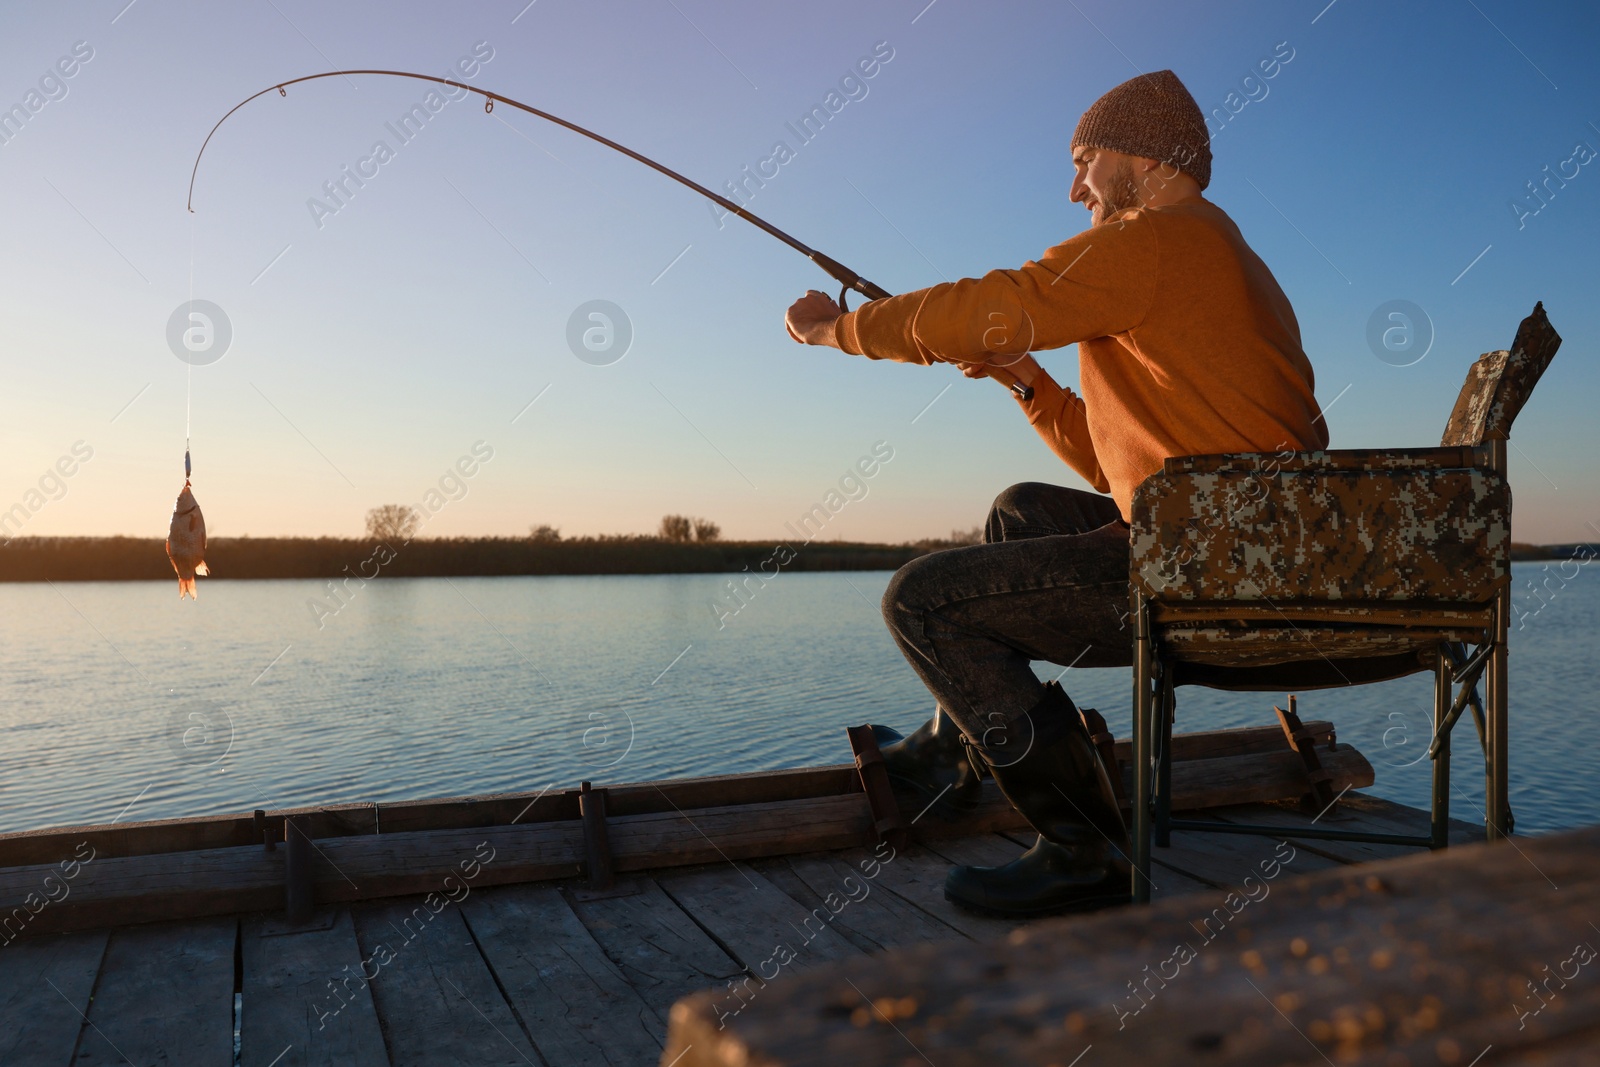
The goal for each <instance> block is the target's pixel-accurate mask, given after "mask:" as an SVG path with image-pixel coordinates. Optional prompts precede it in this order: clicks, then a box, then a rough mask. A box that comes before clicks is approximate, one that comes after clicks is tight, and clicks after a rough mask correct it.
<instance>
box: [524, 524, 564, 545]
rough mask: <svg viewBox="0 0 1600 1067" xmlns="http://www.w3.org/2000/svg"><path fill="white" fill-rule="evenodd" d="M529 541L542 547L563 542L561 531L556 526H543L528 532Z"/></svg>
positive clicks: (535, 527)
mask: <svg viewBox="0 0 1600 1067" xmlns="http://www.w3.org/2000/svg"><path fill="white" fill-rule="evenodd" d="M528 540H530V541H532V542H534V543H535V544H540V545H548V544H554V543H555V542H557V541H559V540H561V531H560V530H558V529H556V528H555V527H554V526H545V525H543V524H541V525H538V526H534V527H532V528H530V529H529V530H528Z"/></svg>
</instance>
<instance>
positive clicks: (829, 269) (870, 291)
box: [186, 70, 1033, 400]
mask: <svg viewBox="0 0 1600 1067" xmlns="http://www.w3.org/2000/svg"><path fill="white" fill-rule="evenodd" d="M355 74H372V75H378V76H382V77H388V78H411V79H413V80H415V81H425V82H434V83H435V84H438V85H448V86H451V87H453V88H456V89H464V90H466V91H467V92H469V93H477V94H478V95H479V96H481V97H483V100H484V104H483V110H484V111H485V112H486V113H487V112H493V111H494V105H495V104H496V103H501V104H506V105H509V106H511V107H514V108H516V109H517V110H518V111H526V112H527V113H528V114H530V115H533V116H534V117H536V118H541V119H544V120H545V121H546V122H553V123H555V124H556V125H557V126H561V127H563V128H565V129H568V130H571V131H572V132H573V133H577V134H581V135H583V136H584V137H587V138H589V139H590V140H591V141H595V142H598V143H599V144H603V145H605V146H606V147H607V148H610V149H614V150H615V151H618V152H621V153H622V154H623V155H625V156H627V157H628V158H629V159H633V160H636V161H637V162H640V163H643V164H644V165H645V166H647V167H649V168H650V169H651V170H654V171H657V172H658V173H661V174H665V175H666V176H667V177H669V178H671V179H672V180H673V181H675V182H677V183H679V184H680V185H684V186H687V187H688V188H690V189H693V190H694V191H695V192H697V193H699V194H700V195H701V196H703V197H705V198H706V199H708V200H710V201H711V202H712V203H714V204H716V205H717V206H718V207H720V208H722V209H723V210H724V211H727V212H729V213H731V214H734V215H737V216H738V217H739V218H741V219H744V220H745V221H746V222H748V223H750V224H751V225H753V226H756V227H758V228H760V229H763V230H765V231H766V232H767V233H769V234H771V235H772V236H773V237H776V238H777V239H778V240H780V241H782V242H783V243H784V244H786V245H788V246H789V247H790V248H793V249H794V250H795V251H796V252H799V253H800V254H801V255H803V256H805V257H806V258H807V259H809V260H811V262H813V263H815V264H816V265H817V266H818V267H821V268H822V270H823V271H825V272H826V273H827V274H828V275H829V276H830V277H831V278H833V280H834V281H836V282H838V283H839V284H840V285H841V287H842V288H840V290H839V307H840V310H842V311H848V310H849V308H848V306H846V304H845V294H846V293H848V292H849V291H850V290H851V289H854V290H855V291H856V292H858V293H860V294H861V295H862V296H864V297H866V298H867V299H868V300H881V299H883V298H884V297H887V296H889V295H891V294H890V293H889V291H888V290H887V289H885V288H883V287H882V286H881V285H877V284H876V283H874V282H870V281H868V280H867V279H865V278H863V277H861V275H859V274H857V273H856V272H855V271H853V270H851V269H850V268H849V267H846V266H845V265H844V264H843V263H840V262H839V261H838V260H836V259H834V258H832V257H831V256H827V255H824V254H823V253H821V252H818V251H817V250H816V249H814V248H811V247H810V246H808V245H806V244H804V243H803V242H801V241H799V240H796V239H795V238H794V237H791V236H790V235H789V234H787V233H784V232H783V231H782V230H780V229H778V227H776V226H774V225H772V223H770V222H768V221H767V220H766V219H763V218H762V217H760V216H759V215H756V214H754V213H752V212H749V211H746V210H745V209H744V208H742V207H740V206H739V205H738V204H736V203H734V202H733V201H732V200H729V199H728V198H727V197H724V196H719V195H717V194H716V193H714V192H712V191H711V190H710V189H707V188H706V187H705V186H703V185H701V184H700V183H699V182H696V181H693V180H692V179H689V178H686V177H684V176H683V175H682V174H679V173H678V172H677V171H675V170H673V169H672V168H670V167H666V166H663V165H661V164H660V163H657V162H656V161H655V160H653V159H651V158H649V157H648V156H645V155H641V154H640V153H638V152H635V151H634V150H633V149H631V148H629V147H627V146H626V145H621V144H618V143H617V142H616V141H613V140H611V139H610V138H609V137H602V136H601V135H600V134H598V133H595V132H594V131H593V130H586V129H584V128H583V127H582V126H579V125H578V124H577V123H575V122H568V121H567V120H566V119H564V118H561V117H559V116H557V115H552V114H550V112H548V111H540V110H539V109H538V108H536V107H530V106H528V105H527V104H524V103H521V102H520V101H517V100H513V99H511V98H510V97H508V96H503V95H501V94H500V93H495V92H490V91H489V90H487V89H479V88H476V87H474V86H471V85H466V84H463V83H462V82H458V81H454V80H453V79H450V78H440V77H437V76H435V75H432V74H415V73H412V72H411V71H405V70H332V71H327V72H325V73H322V74H307V75H305V76H304V77H300V78H290V79H289V80H288V81H284V82H278V83H277V84H275V85H271V86H268V87H267V88H265V89H263V90H261V91H260V92H259V93H252V94H251V95H250V96H247V97H245V98H244V99H243V100H241V101H239V102H238V103H237V104H235V105H233V107H231V108H229V109H228V111H227V113H226V114H224V115H223V116H222V117H221V118H220V119H218V120H217V124H216V125H215V126H213V127H211V132H210V133H208V134H206V139H205V141H204V142H202V143H201V145H200V151H199V152H198V153H197V154H196V155H195V157H194V168H193V169H192V170H191V171H190V172H189V199H188V201H187V204H186V206H187V207H188V209H189V212H190V214H193V213H194V184H195V179H196V177H197V176H198V175H199V173H200V159H201V157H202V156H204V155H205V154H206V147H207V146H208V145H210V144H211V138H212V137H214V136H216V133H217V130H219V129H220V128H221V127H222V124H223V123H224V122H227V121H228V119H229V117H231V116H232V115H233V113H234V112H235V111H238V110H239V109H240V108H242V107H244V106H245V105H246V104H248V103H249V102H250V101H252V100H254V99H256V97H259V96H265V95H266V94H267V93H270V92H272V91H273V90H274V89H276V90H277V92H278V95H279V96H288V93H287V92H286V91H285V90H286V89H287V87H288V86H291V85H298V84H300V83H301V82H309V81H317V80H318V79H320V78H345V77H349V76H351V75H355ZM994 369H1000V368H994ZM1000 370H1001V373H1002V374H1004V377H1006V378H1010V377H1011V376H1010V374H1009V373H1007V372H1004V371H1003V369H1000ZM991 373H992V372H991ZM1002 380H1004V379H1002ZM1006 384H1007V385H1009V386H1010V388H1011V390H1012V392H1014V393H1016V394H1017V396H1019V397H1021V398H1022V399H1023V400H1029V399H1032V397H1033V390H1032V388H1030V387H1028V386H1025V385H1023V384H1022V383H1021V382H1020V381H1019V380H1017V379H1015V378H1012V379H1011V380H1010V381H1009V382H1007V383H1006Z"/></svg>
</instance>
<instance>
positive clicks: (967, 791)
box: [872, 708, 983, 819]
mask: <svg viewBox="0 0 1600 1067" xmlns="http://www.w3.org/2000/svg"><path fill="white" fill-rule="evenodd" d="M872 735H873V736H874V737H875V738H877V740H878V750H879V751H880V752H882V753H883V762H884V766H885V768H886V769H887V770H888V772H889V783H890V784H891V785H893V786H894V787H895V791H896V792H898V793H901V794H903V795H905V797H906V799H907V800H909V801H910V802H911V803H912V804H913V805H915V810H914V811H913V812H912V817H913V818H915V817H916V816H917V815H918V814H920V813H921V812H922V811H923V809H925V808H927V807H928V805H929V804H932V805H933V807H932V808H931V809H929V811H930V813H931V814H933V815H935V816H937V817H939V818H941V819H955V818H959V817H960V816H961V815H964V814H966V813H967V812H969V811H971V810H972V809H973V808H974V807H976V806H977V803H978V798H979V797H980V796H981V795H982V793H983V779H982V778H981V777H979V775H978V772H977V770H976V769H975V768H974V767H973V766H972V761H971V760H970V759H969V758H968V756H967V750H966V745H965V744H964V743H963V742H962V738H961V729H960V727H958V726H956V724H955V720H954V719H952V718H950V716H948V715H946V714H945V712H944V709H943V708H940V709H939V710H938V711H936V712H935V713H934V716H933V718H931V719H929V720H928V721H927V722H925V723H923V724H922V725H921V726H919V727H918V728H917V729H916V730H914V731H913V732H912V733H911V736H909V737H902V736H900V733H899V731H897V730H892V729H890V728H889V727H887V726H874V727H873V728H872Z"/></svg>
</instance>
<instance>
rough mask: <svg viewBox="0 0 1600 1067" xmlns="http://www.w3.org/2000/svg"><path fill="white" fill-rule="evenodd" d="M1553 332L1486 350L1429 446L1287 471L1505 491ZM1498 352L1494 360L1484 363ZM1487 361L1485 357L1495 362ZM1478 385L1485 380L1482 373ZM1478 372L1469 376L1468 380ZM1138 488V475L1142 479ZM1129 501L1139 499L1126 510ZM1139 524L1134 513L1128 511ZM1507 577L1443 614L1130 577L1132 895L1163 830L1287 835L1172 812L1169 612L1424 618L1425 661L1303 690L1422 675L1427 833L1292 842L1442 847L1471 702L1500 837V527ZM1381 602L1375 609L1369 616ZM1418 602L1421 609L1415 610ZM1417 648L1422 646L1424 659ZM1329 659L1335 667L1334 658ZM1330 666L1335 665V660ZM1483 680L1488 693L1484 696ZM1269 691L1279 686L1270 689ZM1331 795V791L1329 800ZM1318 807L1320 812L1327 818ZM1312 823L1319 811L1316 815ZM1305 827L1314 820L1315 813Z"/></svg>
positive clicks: (1504, 687) (1187, 464)
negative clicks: (1522, 414) (1429, 709)
mask: <svg viewBox="0 0 1600 1067" xmlns="http://www.w3.org/2000/svg"><path fill="white" fill-rule="evenodd" d="M1560 343H1561V338H1560V337H1559V335H1557V334H1556V333H1555V331H1554V330H1553V329H1551V328H1550V325H1549V322H1548V320H1547V319H1546V318H1545V316H1544V310H1543V306H1542V305H1537V306H1536V307H1535V308H1534V312H1533V314H1532V315H1530V316H1529V317H1528V319H1526V320H1524V322H1523V323H1522V325H1521V327H1520V328H1519V330H1518V333H1517V338H1516V342H1515V343H1514V346H1513V348H1512V349H1511V350H1509V351H1506V352H1492V353H1488V354H1486V355H1485V356H1483V357H1482V358H1480V360H1479V361H1478V362H1477V363H1476V364H1474V366H1473V368H1472V371H1471V372H1469V375H1468V378H1467V383H1466V385H1465V386H1464V387H1463V389H1462V392H1461V395H1460V397H1459V398H1458V400H1457V402H1456V407H1455V409H1454V411H1453V412H1452V414H1451V418H1450V422H1449V425H1448V426H1447V428H1446V431H1445V442H1446V446H1442V447H1440V448H1433V449H1397V450H1383V451H1381V452H1372V451H1342V452H1341V451H1322V452H1300V453H1289V454H1287V456H1285V454H1279V455H1278V456H1277V457H1276V458H1277V459H1279V460H1282V459H1285V458H1287V460H1288V463H1289V466H1290V468H1291V469H1292V470H1295V471H1299V472H1305V473H1326V472H1333V471H1362V472H1384V471H1389V472H1395V473H1396V474H1401V473H1404V472H1406V471H1418V470H1421V471H1435V472H1438V471H1447V470H1466V471H1477V472H1480V473H1481V474H1482V475H1483V477H1484V478H1485V479H1487V480H1490V481H1492V482H1494V483H1498V484H1500V485H1502V486H1503V485H1504V481H1505V478H1506V467H1507V462H1506V461H1507V447H1506V446H1507V443H1508V440H1509V431H1510V424H1511V421H1512V420H1513V419H1514V418H1515V417H1516V414H1517V411H1518V410H1520V408H1521V406H1522V404H1523V403H1524V402H1525V401H1526V399H1527V396H1528V394H1529V393H1530V392H1531V390H1532V388H1533V385H1534V383H1536V382H1537V380H1538V377H1539V375H1540V374H1542V373H1543V370H1544V368H1545V366H1547V365H1548V363H1549V360H1550V358H1551V357H1553V355H1554V353H1555V349H1556V348H1557V347H1559V346H1560ZM1496 359H1498V363H1492V361H1494V360H1496ZM1518 360H1520V361H1521V362H1520V363H1517V364H1516V366H1515V368H1514V369H1515V371H1516V372H1517V373H1521V374H1522V375H1523V380H1522V381H1512V382H1510V383H1509V384H1508V385H1502V384H1501V383H1502V380H1503V379H1502V377H1501V376H1502V375H1503V374H1505V373H1506V370H1505V368H1506V367H1507V365H1508V363H1511V362H1514V361H1518ZM1491 364H1492V365H1491ZM1491 376H1492V380H1490V381H1488V388H1487V390H1485V389H1484V388H1483V387H1482V384H1481V383H1482V382H1483V381H1485V380H1487V379H1489V378H1490V377H1491ZM1475 377H1476V378H1477V379H1478V380H1479V383H1478V384H1475V381H1474V379H1475ZM1265 455H1266V454H1260V455H1250V454H1245V455H1228V456H1196V457H1179V458H1175V459H1169V460H1168V461H1167V463H1166V465H1165V468H1164V470H1163V471H1162V472H1161V473H1162V474H1165V475H1183V474H1205V473H1208V472H1230V471H1233V472H1237V471H1238V470H1240V469H1241V465H1242V464H1244V463H1247V462H1250V461H1252V460H1259V459H1260V458H1261V457H1262V456H1265ZM1147 484H1148V483H1147ZM1505 493H1506V501H1505V512H1506V518H1507V523H1508V524H1509V517H1510V501H1509V489H1505ZM1136 507H1137V506H1136ZM1136 522H1137V516H1136ZM1504 551H1505V558H1504V564H1505V577H1504V580H1503V581H1501V582H1499V583H1498V588H1497V589H1496V590H1495V592H1494V593H1493V595H1492V596H1491V597H1489V598H1488V599H1487V600H1485V601H1482V602H1479V603H1476V604H1463V603H1449V604H1447V605H1443V606H1442V608H1441V609H1440V610H1431V611H1430V610H1429V608H1428V606H1427V605H1421V604H1417V605H1407V604H1396V605H1395V606H1396V607H1397V608H1400V609H1401V610H1397V611H1386V610H1383V608H1382V604H1381V602H1378V601H1368V602H1365V603H1362V604H1358V605H1354V606H1352V605H1350V603H1349V602H1348V601H1347V602H1345V603H1344V604H1343V605H1341V604H1339V602H1337V601H1335V602H1331V603H1326V604H1322V605H1320V606H1319V605H1317V604H1310V605H1307V604H1305V603H1303V602H1302V603H1300V604H1296V605H1285V606H1280V605H1277V604H1271V602H1270V601H1268V602H1267V603H1266V604H1263V603H1261V602H1255V603H1253V604H1252V603H1243V602H1237V601H1235V602H1218V601H1208V602H1204V603H1205V606H1203V607H1200V606H1191V605H1188V604H1174V603H1172V602H1170V601H1166V602H1163V601H1158V600H1157V599H1156V598H1153V597H1151V596H1150V595H1149V594H1148V593H1147V592H1146V590H1145V588H1144V587H1143V586H1142V584H1141V579H1140V576H1139V574H1137V573H1135V574H1133V575H1132V576H1131V577H1132V581H1131V583H1130V589H1131V594H1130V595H1131V621H1132V627H1133V760H1134V773H1133V779H1134V782H1133V798H1132V800H1133V802H1132V826H1131V828H1130V829H1131V831H1132V837H1133V848H1134V856H1133V868H1134V869H1133V875H1132V878H1133V887H1132V889H1133V897H1134V900H1135V901H1137V902H1140V903H1146V902H1148V901H1149V899H1150V889H1151V882H1150V877H1149V872H1150V863H1151V845H1152V842H1154V843H1155V844H1158V845H1160V846H1162V847H1165V846H1166V845H1168V844H1169V843H1170V835H1171V832H1172V831H1173V830H1184V831H1205V832H1211V833H1243V834H1265V835H1271V836H1277V837H1282V836H1285V834H1286V833H1289V831H1286V830H1285V829H1284V828H1283V827H1282V826H1259V825H1250V824H1242V823H1221V822H1201V821H1196V820H1184V819H1174V818H1172V812H1171V798H1172V782H1171V779H1172V755H1171V754H1172V722H1173V717H1174V712H1175V708H1176V699H1175V694H1174V689H1175V687H1176V684H1177V678H1176V676H1177V673H1178V672H1177V668H1178V666H1179V664H1180V663H1181V662H1182V661H1181V660H1180V659H1179V658H1178V657H1176V656H1170V655H1166V654H1164V649H1163V647H1162V645H1161V641H1160V627H1161V625H1162V624H1163V623H1164V622H1168V621H1172V620H1175V619H1187V620H1200V621H1204V620H1207V619H1211V620H1221V619H1226V620H1240V619H1248V618H1249V617H1250V616H1251V615H1255V616H1256V617H1257V618H1261V619H1265V618H1273V619H1280V620H1282V621H1286V622H1289V623H1290V625H1293V624H1294V623H1295V622H1297V621H1307V622H1317V621H1322V622H1328V621H1333V620H1338V621H1342V622H1357V623H1361V624H1363V625H1365V626H1372V627H1379V628H1382V627H1387V626H1391V625H1392V626H1398V627H1405V628H1408V630H1409V631H1410V632H1412V633H1415V632H1416V628H1417V627H1419V626H1421V627H1422V628H1423V631H1422V638H1421V639H1422V640H1424V641H1427V640H1433V637H1432V633H1436V634H1437V644H1436V645H1435V647H1434V649H1433V656H1432V663H1431V664H1425V665H1422V666H1419V667H1416V668H1410V669H1406V670H1403V671H1402V672H1401V673H1399V674H1388V675H1386V676H1378V677H1373V678H1370V679H1363V680H1361V681H1356V682H1351V681H1349V680H1348V679H1345V680H1344V681H1342V682H1328V681H1326V680H1324V681H1322V682H1319V683H1316V684H1314V685H1312V686H1307V688H1332V687H1335V686H1339V687H1343V686H1349V685H1356V684H1364V682H1367V681H1379V680H1384V679H1385V677H1390V678H1392V677H1400V676H1403V675H1404V674H1414V673H1418V672H1419V671H1421V670H1431V672H1432V673H1433V675H1434V687H1433V689H1434V702H1433V703H1434V709H1433V737H1432V740H1431V742H1430V744H1429V748H1428V753H1427V754H1428V756H1429V757H1430V759H1431V760H1432V762H1433V768H1432V770H1433V783H1432V786H1433V788H1432V798H1431V810H1430V823H1429V832H1428V834H1427V835H1425V836H1424V835H1410V834H1381V833H1362V832H1354V831H1347V830H1338V829H1334V828H1331V827H1326V826H1316V825H1311V826H1306V827H1302V828H1296V829H1294V830H1293V831H1292V835H1291V836H1294V837H1297V838H1305V839H1314V840H1330V841H1360V842H1369V843H1378V844H1390V845H1405V846H1413V847H1419V848H1430V849H1443V848H1446V847H1447V846H1448V844H1449V826H1450V735H1451V732H1452V730H1453V728H1454V726H1455V725H1456V723H1457V722H1458V721H1459V719H1460V716H1461V715H1462V713H1463V712H1464V711H1465V710H1466V709H1467V708H1469V707H1470V708H1471V710H1472V712H1473V716H1474V721H1475V722H1476V724H1477V727H1478V734H1479V738H1480V741H1481V743H1482V747H1483V752H1484V770H1485V798H1484V799H1485V805H1484V825H1485V831H1486V834H1487V837H1488V839H1489V840H1490V841H1496V840H1500V839H1502V838H1505V837H1507V836H1509V834H1510V832H1511V829H1512V815H1511V808H1510V767H1509V734H1510V731H1509V717H1510V708H1509V702H1510V694H1509V690H1510V686H1509V662H1508V655H1507V653H1508V646H1507V638H1508V635H1509V630H1510V626H1509V623H1510V617H1511V583H1510V566H1509V563H1510V558H1509V557H1510V553H1509V530H1508V532H1507V534H1506V546H1505V550H1504ZM1373 609H1377V610H1373ZM1419 609H1420V610H1419ZM1423 654H1425V649H1424V653H1423ZM1330 662H1331V661H1330ZM1335 673H1340V674H1341V677H1342V672H1339V671H1338V670H1337V668H1336V669H1335ZM1480 678H1481V679H1482V680H1483V682H1484V684H1485V688H1486V690H1487V699H1486V700H1480V698H1479V694H1478V682H1479V680H1480ZM1199 684H1208V685H1209V686H1210V687H1212V688H1220V689H1232V690H1236V691H1237V690H1249V689H1255V690H1262V689H1267V688H1269V686H1266V685H1258V684H1252V683H1248V682H1247V683H1245V684H1225V683H1214V682H1213V683H1207V682H1205V681H1203V680H1200V681H1199ZM1270 688H1272V689H1277V688H1279V686H1278V685H1273V686H1270ZM1336 800H1337V798H1336ZM1324 813H1325V812H1324ZM1317 818H1319V819H1320V818H1321V814H1319V815H1318V816H1317ZM1313 822H1315V820H1313Z"/></svg>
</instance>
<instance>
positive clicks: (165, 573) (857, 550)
mask: <svg viewBox="0 0 1600 1067" xmlns="http://www.w3.org/2000/svg"><path fill="white" fill-rule="evenodd" d="M782 546H787V550H786V551H784V550H781V547H782ZM946 547H951V546H950V544H949V543H945V542H925V543H922V544H917V545H882V544H861V543H855V542H840V541H813V542H811V543H809V544H807V543H805V542H798V541H712V542H706V543H695V542H688V543H683V542H672V541H663V540H659V539H656V538H647V537H637V538H635V537H615V538H575V539H571V540H563V541H533V540H530V539H528V538H517V537H480V538H448V539H446V538H428V539H419V540H416V541H412V542H410V543H408V544H402V545H398V546H393V547H391V546H388V545H385V544H380V543H378V542H374V541H372V540H370V539H366V538H336V537H317V538H309V537H217V538H212V540H211V542H210V544H209V545H208V546H207V548H206V563H207V565H208V566H209V568H210V571H211V577H213V578H218V579H221V578H235V579H273V578H317V579H327V578H331V579H346V578H356V579H371V578H377V577H394V578H466V577H500V576H516V575H585V574H717V573H728V572H733V573H738V572H741V571H745V570H749V571H751V572H752V573H758V574H759V573H766V574H767V576H768V577H772V576H773V575H775V574H776V573H777V572H778V571H779V570H782V571H863V570H896V569H898V568H900V567H901V566H903V565H905V564H906V563H908V562H910V561H911V560H913V559H915V558H917V557H918V556H921V555H925V554H926V553H928V552H931V551H935V550H937V549H939V548H946ZM172 577H173V570H172V564H171V563H169V562H168V561H167V555H166V547H165V543H164V542H163V541H162V540H161V539H159V538H144V537H18V538H15V539H13V540H12V541H10V542H8V543H6V544H5V545H4V546H3V547H0V582H40V581H54V582H115V581H153V580H156V579H170V578H172Z"/></svg>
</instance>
